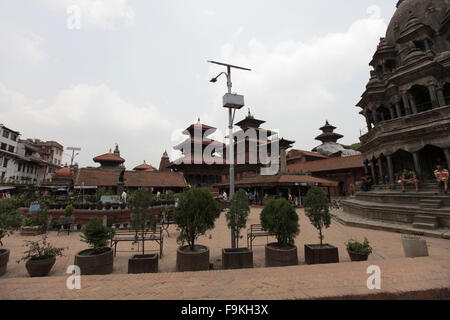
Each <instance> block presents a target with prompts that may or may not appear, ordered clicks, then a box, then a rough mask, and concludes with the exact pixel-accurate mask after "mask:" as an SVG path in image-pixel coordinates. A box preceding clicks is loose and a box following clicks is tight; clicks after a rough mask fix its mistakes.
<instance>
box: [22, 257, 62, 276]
mask: <svg viewBox="0 0 450 320" xmlns="http://www.w3.org/2000/svg"><path fill="white" fill-rule="evenodd" d="M55 262H56V257H51V258H48V259H39V260H31V259H30V260H28V261H27V263H26V264H25V268H26V269H27V271H28V274H29V275H30V277H46V276H47V275H48V274H49V273H50V270H52V268H53V266H54V264H55Z"/></svg>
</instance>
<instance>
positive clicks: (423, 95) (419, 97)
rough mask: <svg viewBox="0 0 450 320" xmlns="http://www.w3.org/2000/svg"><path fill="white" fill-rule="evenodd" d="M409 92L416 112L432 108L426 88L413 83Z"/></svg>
mask: <svg viewBox="0 0 450 320" xmlns="http://www.w3.org/2000/svg"><path fill="white" fill-rule="evenodd" d="M410 93H411V95H412V98H413V99H414V103H415V105H416V109H417V112H418V113H420V112H424V111H427V110H431V109H433V105H432V103H431V98H430V93H429V90H428V88H426V87H424V86H420V85H415V86H413V87H412V88H411V90H410Z"/></svg>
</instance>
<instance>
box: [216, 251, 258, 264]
mask: <svg viewBox="0 0 450 320" xmlns="http://www.w3.org/2000/svg"><path fill="white" fill-rule="evenodd" d="M222 263H223V268H224V269H244V268H253V251H252V250H250V249H248V248H237V249H222Z"/></svg>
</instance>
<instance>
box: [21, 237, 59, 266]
mask: <svg viewBox="0 0 450 320" xmlns="http://www.w3.org/2000/svg"><path fill="white" fill-rule="evenodd" d="M24 247H28V250H26V251H25V252H24V256H23V257H22V258H21V259H20V260H18V261H17V263H19V262H20V261H28V260H41V259H49V258H52V257H56V256H63V254H62V252H63V251H64V248H55V247H53V245H52V244H51V243H50V242H48V241H47V235H44V236H42V240H40V241H29V240H25V245H24Z"/></svg>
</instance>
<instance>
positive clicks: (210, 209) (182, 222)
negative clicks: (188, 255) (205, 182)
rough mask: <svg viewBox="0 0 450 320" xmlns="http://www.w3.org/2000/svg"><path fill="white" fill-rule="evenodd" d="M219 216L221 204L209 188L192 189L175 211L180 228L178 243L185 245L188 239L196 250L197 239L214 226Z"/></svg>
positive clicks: (174, 215) (183, 197) (191, 247)
mask: <svg viewBox="0 0 450 320" xmlns="http://www.w3.org/2000/svg"><path fill="white" fill-rule="evenodd" d="M219 216H220V208H219V204H218V203H217V201H216V200H214V198H213V196H212V195H211V193H210V192H209V191H208V189H206V188H199V189H190V190H189V191H188V192H187V193H185V194H184V195H183V196H182V197H181V199H180V201H179V203H178V207H176V208H175V211H174V213H173V218H174V221H175V223H176V224H177V225H178V227H179V228H180V235H179V236H178V238H177V241H178V243H180V244H181V245H183V244H184V242H185V241H186V242H187V243H188V245H189V247H190V249H191V250H192V251H194V249H195V240H196V239H197V238H198V237H199V236H200V235H204V234H205V233H206V231H207V230H209V229H212V228H214V222H215V220H216V219H217V218H218V217H219Z"/></svg>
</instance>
